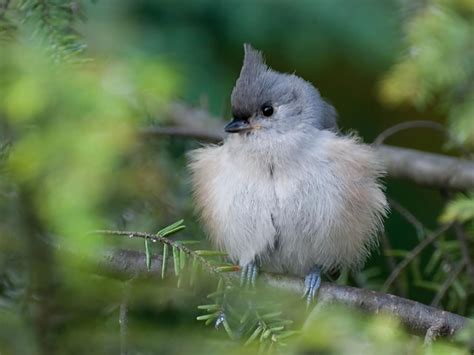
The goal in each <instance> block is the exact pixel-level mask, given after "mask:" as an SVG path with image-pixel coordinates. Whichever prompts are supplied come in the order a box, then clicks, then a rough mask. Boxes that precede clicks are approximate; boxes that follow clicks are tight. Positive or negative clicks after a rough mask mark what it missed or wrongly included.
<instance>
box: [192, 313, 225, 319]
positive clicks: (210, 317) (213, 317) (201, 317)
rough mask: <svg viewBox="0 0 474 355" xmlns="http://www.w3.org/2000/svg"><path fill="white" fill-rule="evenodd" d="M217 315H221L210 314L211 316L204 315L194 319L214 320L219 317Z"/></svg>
mask: <svg viewBox="0 0 474 355" xmlns="http://www.w3.org/2000/svg"><path fill="white" fill-rule="evenodd" d="M219 314H221V312H220V311H219V312H215V313H211V314H205V315H202V316H198V317H196V319H197V320H208V319H215V318H217V317H218V316H219Z"/></svg>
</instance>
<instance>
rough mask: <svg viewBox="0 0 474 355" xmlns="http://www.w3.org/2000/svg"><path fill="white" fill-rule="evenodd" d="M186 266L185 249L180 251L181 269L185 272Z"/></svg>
mask: <svg viewBox="0 0 474 355" xmlns="http://www.w3.org/2000/svg"><path fill="white" fill-rule="evenodd" d="M185 266H186V252H185V251H184V250H183V249H180V250H179V269H180V270H183V269H184V267H185Z"/></svg>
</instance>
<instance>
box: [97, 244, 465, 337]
mask: <svg viewBox="0 0 474 355" xmlns="http://www.w3.org/2000/svg"><path fill="white" fill-rule="evenodd" d="M161 260H162V259H161V257H160V256H156V257H154V258H153V264H152V270H151V271H148V270H147V268H146V265H145V254H144V253H140V252H136V251H127V250H116V251H113V252H110V253H107V254H106V255H103V256H102V257H101V258H100V260H98V261H97V260H96V263H97V266H96V267H95V268H93V269H92V270H94V272H96V273H99V274H101V275H104V276H113V277H115V278H119V279H121V280H127V279H131V278H133V279H136V278H140V277H144V278H150V277H152V278H159V275H160V272H159V270H161ZM168 270H170V272H171V268H168ZM236 277H237V275H236ZM260 278H261V280H263V281H264V282H265V283H266V284H268V285H269V286H271V287H275V288H278V289H281V290H287V291H290V292H293V293H296V294H298V295H301V294H303V290H304V284H303V280H302V279H300V278H296V277H288V276H282V275H275V274H270V273H262V275H260ZM318 302H319V304H328V303H329V304H330V303H341V304H344V305H347V306H349V307H352V308H357V309H361V310H363V311H366V312H368V313H371V314H378V313H387V314H391V315H393V316H395V317H397V318H398V319H400V321H401V322H402V323H403V324H404V325H405V326H406V328H407V329H408V330H409V331H410V332H411V333H413V334H416V335H421V336H424V335H425V334H426V332H427V331H428V329H430V328H432V327H433V326H434V325H439V324H442V325H443V327H442V328H443V329H444V332H443V334H442V335H444V336H448V335H452V334H454V333H455V332H456V331H458V330H460V329H461V328H463V327H464V326H465V325H467V323H468V322H469V319H467V318H465V317H462V316H460V315H457V314H454V313H450V312H446V311H442V310H440V309H437V308H434V307H431V306H427V305H424V304H421V303H418V302H415V301H411V300H408V299H405V298H401V297H397V296H394V295H390V294H385V293H381V292H375V291H371V290H365V289H359V288H355V287H349V286H340V285H336V284H333V283H327V282H323V284H322V286H321V288H320V290H319V293H318Z"/></svg>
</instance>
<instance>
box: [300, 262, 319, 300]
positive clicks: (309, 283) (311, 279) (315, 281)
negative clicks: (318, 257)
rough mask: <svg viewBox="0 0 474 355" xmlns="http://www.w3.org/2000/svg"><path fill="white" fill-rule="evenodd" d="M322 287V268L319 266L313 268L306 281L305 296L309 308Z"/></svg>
mask: <svg viewBox="0 0 474 355" xmlns="http://www.w3.org/2000/svg"><path fill="white" fill-rule="evenodd" d="M320 287H321V268H320V267H319V266H315V267H313V269H311V271H310V272H309V274H308V275H306V277H305V279H304V294H303V297H306V304H307V306H308V307H309V306H310V305H311V303H313V301H314V297H315V296H316V293H317V292H318V290H319V288H320Z"/></svg>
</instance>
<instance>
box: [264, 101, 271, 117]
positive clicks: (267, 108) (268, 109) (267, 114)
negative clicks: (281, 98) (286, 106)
mask: <svg viewBox="0 0 474 355" xmlns="http://www.w3.org/2000/svg"><path fill="white" fill-rule="evenodd" d="M262 113H263V115H264V116H265V117H270V116H271V115H273V107H272V105H268V104H265V105H263V106H262Z"/></svg>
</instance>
